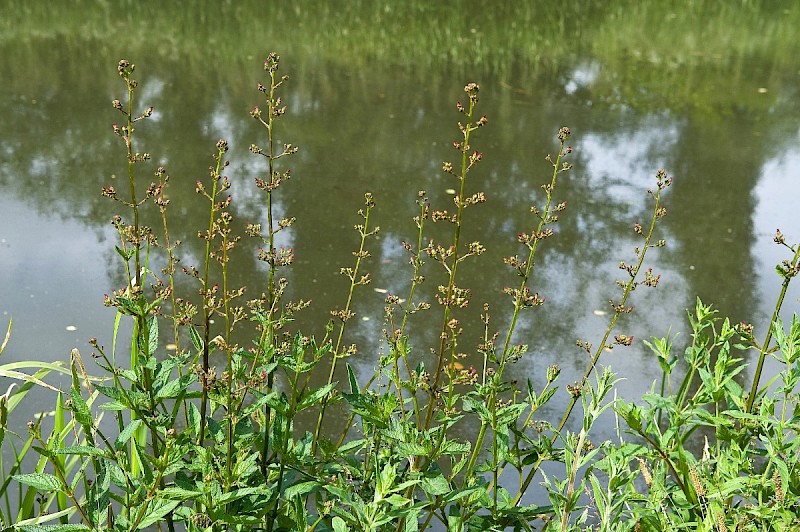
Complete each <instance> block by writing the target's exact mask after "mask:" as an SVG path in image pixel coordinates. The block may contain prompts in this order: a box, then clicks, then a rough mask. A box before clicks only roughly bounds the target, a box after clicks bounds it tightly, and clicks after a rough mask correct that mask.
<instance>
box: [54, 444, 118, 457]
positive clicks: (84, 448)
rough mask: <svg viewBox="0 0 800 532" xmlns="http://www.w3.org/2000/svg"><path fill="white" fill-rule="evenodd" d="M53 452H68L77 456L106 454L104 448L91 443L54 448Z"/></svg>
mask: <svg viewBox="0 0 800 532" xmlns="http://www.w3.org/2000/svg"><path fill="white" fill-rule="evenodd" d="M53 454H68V455H77V456H105V455H106V453H105V452H104V451H103V450H102V449H98V448H97V447H92V446H91V445H71V446H68V447H62V448H60V449H54V450H53Z"/></svg>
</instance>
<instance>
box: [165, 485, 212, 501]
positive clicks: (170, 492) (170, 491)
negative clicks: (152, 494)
mask: <svg viewBox="0 0 800 532" xmlns="http://www.w3.org/2000/svg"><path fill="white" fill-rule="evenodd" d="M202 495H203V492H202V491H195V490H187V489H184V488H179V487H178V486H169V487H166V488H164V489H162V490H159V491H158V496H159V497H162V498H164V499H172V500H179V501H189V500H196V499H197V498H199V497H201V496H202Z"/></svg>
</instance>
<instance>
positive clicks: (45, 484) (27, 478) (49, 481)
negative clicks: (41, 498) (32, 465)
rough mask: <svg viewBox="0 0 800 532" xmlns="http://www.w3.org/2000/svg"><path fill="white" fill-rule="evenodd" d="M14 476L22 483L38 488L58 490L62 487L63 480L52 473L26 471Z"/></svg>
mask: <svg viewBox="0 0 800 532" xmlns="http://www.w3.org/2000/svg"><path fill="white" fill-rule="evenodd" d="M13 478H14V480H16V481H17V482H19V483H20V484H25V485H27V486H31V487H33V488H36V489H37V490H44V491H58V490H60V489H61V481H60V480H58V477H57V476H55V475H51V474H50V473H26V474H22V475H14V477H13Z"/></svg>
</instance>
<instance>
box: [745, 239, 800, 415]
mask: <svg viewBox="0 0 800 532" xmlns="http://www.w3.org/2000/svg"><path fill="white" fill-rule="evenodd" d="M790 249H791V248H790ZM798 260H800V245H798V246H797V249H796V250H794V257H792V261H791V264H790V266H791V268H792V269H795V268H797V264H798ZM791 280H792V274H790V273H787V274H786V275H784V278H783V283H781V293H780V295H779V296H778V302H777V303H776V305H775V310H774V311H773V312H772V319H771V320H770V322H769V328H768V330H767V336H766V338H764V343H763V344H761V351H760V353H759V355H758V364H757V365H756V374H755V375H754V376H753V385H752V386H751V387H750V396H749V397H748V398H747V412H752V410H753V405H754V404H755V401H756V395H758V385H759V383H760V381H761V372H762V371H763V369H764V360H765V359H766V357H767V351H769V344H770V342H771V341H772V330H773V329H772V328H773V325H774V324H775V322H776V321H778V316H779V315H780V311H781V307H782V306H783V300H784V298H785V297H786V291H787V290H788V288H789V282H790V281H791Z"/></svg>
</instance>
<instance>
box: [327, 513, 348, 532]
mask: <svg viewBox="0 0 800 532" xmlns="http://www.w3.org/2000/svg"><path fill="white" fill-rule="evenodd" d="M331 524H332V525H333V530H334V532H348V531H349V530H350V528H349V527H348V526H347V524H346V523H345V522H344V519H342V518H341V517H339V516H338V515H337V516H336V517H334V518H333V520H332V522H331Z"/></svg>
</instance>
